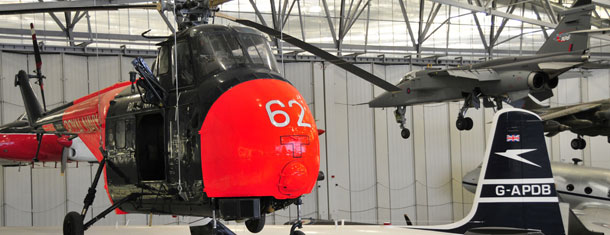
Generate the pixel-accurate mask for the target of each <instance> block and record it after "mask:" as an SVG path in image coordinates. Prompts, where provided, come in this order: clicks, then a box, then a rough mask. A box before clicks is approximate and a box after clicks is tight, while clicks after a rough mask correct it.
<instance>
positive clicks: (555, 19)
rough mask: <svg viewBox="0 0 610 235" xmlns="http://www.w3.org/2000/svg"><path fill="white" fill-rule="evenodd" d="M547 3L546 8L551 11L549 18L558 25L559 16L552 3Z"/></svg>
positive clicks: (546, 0)
mask: <svg viewBox="0 0 610 235" xmlns="http://www.w3.org/2000/svg"><path fill="white" fill-rule="evenodd" d="M545 2H546V6H547V7H548V9H549V13H550V15H549V18H551V20H552V21H553V23H555V24H557V14H555V10H553V6H552V5H551V2H550V1H549V0H545ZM594 12H595V11H594Z"/></svg>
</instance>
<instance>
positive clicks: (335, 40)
mask: <svg viewBox="0 0 610 235" xmlns="http://www.w3.org/2000/svg"><path fill="white" fill-rule="evenodd" d="M322 6H323V7H324V12H325V13H326V21H328V27H329V28H330V33H331V35H332V36H333V41H334V42H335V47H336V48H339V40H338V38H337V33H336V32H335V26H334V25H333V21H332V20H331V19H330V10H328V3H326V0H322Z"/></svg>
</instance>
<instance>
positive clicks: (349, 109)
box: [0, 51, 610, 226]
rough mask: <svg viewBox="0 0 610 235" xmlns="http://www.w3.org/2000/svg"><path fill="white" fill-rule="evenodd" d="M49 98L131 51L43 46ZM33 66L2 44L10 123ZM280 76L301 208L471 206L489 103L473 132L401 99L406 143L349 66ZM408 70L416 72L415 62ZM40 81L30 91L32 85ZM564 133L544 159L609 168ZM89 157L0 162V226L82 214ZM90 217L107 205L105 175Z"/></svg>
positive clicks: (564, 86)
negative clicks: (469, 176)
mask: <svg viewBox="0 0 610 235" xmlns="http://www.w3.org/2000/svg"><path fill="white" fill-rule="evenodd" d="M43 61H44V66H43V70H44V73H45V75H46V76H47V77H48V79H46V81H45V85H46V91H47V92H46V95H47V102H48V104H49V106H50V107H54V106H57V105H60V104H61V103H64V102H69V101H71V100H74V99H76V98H78V97H80V96H83V95H86V94H88V93H91V92H94V91H96V90H98V89H100V88H103V87H105V86H108V85H111V84H113V83H115V82H118V81H125V80H127V79H128V71H130V70H131V65H130V61H131V58H130V57H124V56H95V55H92V56H82V55H68V54H52V55H43ZM26 64H28V65H29V66H28V68H29V69H28V70H33V67H32V66H33V64H34V62H33V57H32V56H31V55H24V54H16V53H10V52H6V51H5V52H1V51H0V74H1V77H0V79H1V82H0V121H1V123H3V124H4V123H8V122H11V121H13V120H14V119H15V118H16V117H17V116H18V115H20V114H21V113H23V106H22V100H21V95H20V93H19V91H18V89H17V88H15V87H14V84H13V82H14V74H15V73H16V72H17V69H19V68H24V65H26ZM358 66H360V67H361V68H363V69H365V70H368V71H372V72H373V73H375V74H376V75H378V76H380V77H382V78H384V79H386V80H388V81H389V82H391V83H396V82H397V81H398V80H399V79H400V78H401V77H402V75H403V74H404V73H406V72H408V71H409V66H408V65H378V64H360V65H358ZM282 68H283V71H285V77H286V78H287V79H288V80H290V81H291V82H292V83H293V84H294V85H295V86H296V87H297V88H298V89H299V91H300V92H301V94H302V95H303V96H304V98H305V99H306V100H307V101H308V104H309V107H310V109H311V110H312V112H313V113H314V116H315V119H316V123H317V126H318V128H320V129H324V130H326V131H327V132H326V133H325V134H324V135H322V136H321V137H320V142H321V156H320V158H321V159H320V160H321V161H320V163H321V170H322V171H324V173H325V175H326V179H325V180H324V181H321V182H318V185H317V186H316V187H315V189H314V191H313V192H312V193H311V194H308V195H306V196H304V203H305V204H304V205H303V214H304V217H313V218H321V219H345V220H352V221H358V222H369V223H383V222H392V223H393V224H405V221H404V217H403V215H404V214H407V215H409V217H410V218H411V220H413V221H416V222H417V223H419V224H440V223H447V222H451V221H455V220H458V219H460V218H462V217H463V216H464V215H466V214H467V213H468V211H469V210H470V207H471V202H472V199H473V196H472V194H471V193H469V192H467V191H466V190H464V189H463V188H462V186H461V180H462V176H463V175H464V174H466V172H468V171H470V170H472V169H474V168H475V167H476V166H477V165H478V164H479V163H480V162H481V159H482V158H483V154H484V151H485V146H484V144H485V142H486V136H487V134H488V131H489V128H490V125H489V124H490V122H491V121H492V117H493V111H492V110H491V109H488V110H474V109H471V110H469V111H468V114H467V116H469V117H472V118H473V120H474V123H475V126H474V128H473V129H472V130H471V131H467V132H459V131H457V129H456V128H455V126H454V123H455V120H456V118H457V113H458V111H459V108H460V107H461V103H460V102H448V103H438V104H428V105H417V106H413V107H409V108H407V120H408V122H407V126H408V127H409V128H410V129H411V131H412V136H411V138H409V139H408V140H403V139H402V138H401V137H400V134H399V129H398V125H397V123H396V122H395V120H394V115H393V111H394V109H370V108H368V107H367V106H366V105H360V104H362V103H365V102H367V101H368V100H370V99H371V98H372V97H374V96H375V95H378V94H380V93H381V92H382V90H381V89H379V88H375V87H373V86H372V85H370V84H369V83H367V82H364V81H362V80H361V79H358V78H356V77H355V76H354V75H352V74H350V73H347V72H346V71H344V70H342V69H340V68H338V67H336V66H334V65H329V64H327V63H321V62H290V63H284V64H283V66H282ZM414 69H416V68H415V67H414ZM609 75H610V72H609V71H608V70H597V71H593V72H590V73H586V74H585V76H572V78H564V79H562V80H560V83H559V86H558V87H557V88H556V89H555V94H556V96H554V97H553V98H551V99H550V101H549V102H550V103H551V104H552V105H553V106H556V105H565V104H573V103H578V102H581V101H582V102H584V101H591V100H597V99H603V98H609V97H610V83H609V80H608V77H609ZM35 90H37V89H35ZM574 137H575V135H574V134H571V133H561V134H559V135H557V136H556V137H553V138H549V139H548V141H547V143H548V145H549V150H550V152H551V157H552V158H553V160H556V161H569V160H570V159H571V158H574V157H578V158H583V159H585V164H586V165H593V166H597V167H604V168H610V157H609V156H607V154H606V153H607V152H608V151H610V144H608V142H607V139H606V138H605V137H591V138H590V137H585V139H587V143H588V145H587V148H586V149H585V150H583V151H575V150H572V149H571V148H570V146H569V142H570V140H571V139H573V138H574ZM96 166H97V165H95V164H94V165H90V164H87V163H80V164H78V165H77V164H76V163H71V164H70V166H69V168H68V171H67V173H66V176H65V177H62V176H60V174H59V168H57V167H56V165H55V164H53V163H47V164H44V165H43V164H36V165H35V167H33V168H31V167H29V166H21V167H16V166H6V167H0V226H59V225H60V224H61V223H62V221H63V216H64V214H65V213H66V212H67V211H79V210H80V209H81V208H82V205H83V203H82V200H83V198H84V195H85V193H86V191H87V188H88V186H89V184H90V182H91V178H92V175H93V174H94V173H95V169H96ZM97 191H98V192H97V196H96V202H95V203H94V206H93V208H92V209H91V212H90V213H89V215H88V218H91V216H92V214H95V213H98V212H100V211H101V210H103V209H105V208H106V207H107V206H109V205H110V202H109V200H108V197H107V195H106V192H105V190H104V188H103V184H100V185H99V187H98V188H97ZM295 218H296V207H295V206H291V207H290V208H287V209H285V210H282V211H278V212H276V213H274V214H273V215H271V216H269V217H268V220H267V221H268V223H275V224H281V223H284V222H286V221H288V220H290V219H295ZM196 220H197V218H189V217H178V218H173V217H171V216H156V215H155V216H153V218H152V223H153V224H172V223H173V224H175V223H182V224H185V223H189V222H192V221H196ZM148 221H149V217H148V216H147V215H140V214H137V215H131V214H130V215H116V214H110V215H108V216H107V217H106V218H105V219H103V220H101V221H100V222H98V225H115V224H119V225H124V224H131V225H134V224H147V223H148Z"/></svg>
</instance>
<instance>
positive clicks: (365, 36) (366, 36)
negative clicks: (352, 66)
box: [364, 4, 371, 53]
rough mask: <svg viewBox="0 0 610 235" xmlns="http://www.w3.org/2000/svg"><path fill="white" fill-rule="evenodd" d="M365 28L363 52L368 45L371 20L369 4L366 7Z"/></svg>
mask: <svg viewBox="0 0 610 235" xmlns="http://www.w3.org/2000/svg"><path fill="white" fill-rule="evenodd" d="M366 9H367V10H366V27H365V28H366V29H365V32H364V53H366V51H367V49H368V48H367V47H368V45H369V22H370V20H371V5H370V4H369V5H368V7H367V8H366Z"/></svg>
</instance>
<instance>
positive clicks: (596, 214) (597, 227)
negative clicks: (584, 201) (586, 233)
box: [572, 206, 610, 234]
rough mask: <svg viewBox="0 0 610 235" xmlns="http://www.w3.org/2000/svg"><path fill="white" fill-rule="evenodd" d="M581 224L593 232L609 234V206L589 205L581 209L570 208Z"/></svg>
mask: <svg viewBox="0 0 610 235" xmlns="http://www.w3.org/2000/svg"><path fill="white" fill-rule="evenodd" d="M572 211H574V214H576V217H578V219H580V221H581V222H582V223H583V225H584V226H585V227H586V228H587V229H589V230H591V231H594V232H603V233H604V234H610V208H607V207H601V206H589V207H585V208H584V209H581V210H572Z"/></svg>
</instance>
